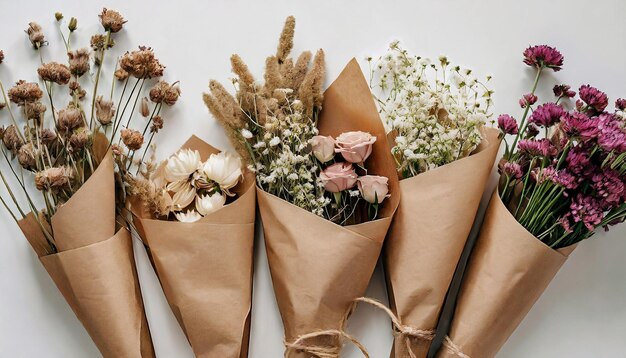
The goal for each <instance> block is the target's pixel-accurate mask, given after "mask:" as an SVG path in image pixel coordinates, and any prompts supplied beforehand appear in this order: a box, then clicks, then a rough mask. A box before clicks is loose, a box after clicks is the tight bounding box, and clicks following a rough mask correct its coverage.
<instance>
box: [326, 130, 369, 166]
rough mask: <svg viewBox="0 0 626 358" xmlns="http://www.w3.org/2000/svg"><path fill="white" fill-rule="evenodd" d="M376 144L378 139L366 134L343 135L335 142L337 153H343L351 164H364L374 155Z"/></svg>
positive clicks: (347, 133)
mask: <svg viewBox="0 0 626 358" xmlns="http://www.w3.org/2000/svg"><path fill="white" fill-rule="evenodd" d="M374 142H376V137H374V136H373V135H371V134H369V133H366V132H345V133H341V134H340V135H339V137H337V139H336V140H335V144H336V145H337V149H335V152H337V153H341V155H342V156H343V158H344V159H345V160H347V161H349V162H350V163H363V162H364V161H365V159H367V157H369V156H370V154H372V144H374Z"/></svg>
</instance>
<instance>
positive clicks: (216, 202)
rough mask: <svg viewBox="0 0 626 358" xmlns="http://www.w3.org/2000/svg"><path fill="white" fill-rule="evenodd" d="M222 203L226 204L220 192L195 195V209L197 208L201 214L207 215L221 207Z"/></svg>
mask: <svg viewBox="0 0 626 358" xmlns="http://www.w3.org/2000/svg"><path fill="white" fill-rule="evenodd" d="M224 204H226V197H225V196H224V195H222V194H220V193H213V194H211V195H202V196H197V197H196V210H198V212H199V213H200V215H202V216H207V215H209V214H210V213H212V212H214V211H217V210H218V209H220V208H222V207H223V206H224Z"/></svg>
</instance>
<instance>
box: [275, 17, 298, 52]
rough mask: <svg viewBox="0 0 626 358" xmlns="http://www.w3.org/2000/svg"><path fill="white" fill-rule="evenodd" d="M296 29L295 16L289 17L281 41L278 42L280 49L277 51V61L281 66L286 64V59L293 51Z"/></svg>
mask: <svg viewBox="0 0 626 358" xmlns="http://www.w3.org/2000/svg"><path fill="white" fill-rule="evenodd" d="M295 28H296V18H295V17H293V16H289V17H287V19H286V20H285V26H284V27H283V31H282V32H281V34H280V39H279V40H278V49H277V50H276V59H277V60H278V63H279V64H282V63H283V62H285V59H287V57H288V56H289V53H290V52H291V49H292V48H293V35H294V31H295Z"/></svg>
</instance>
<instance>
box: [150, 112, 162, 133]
mask: <svg viewBox="0 0 626 358" xmlns="http://www.w3.org/2000/svg"><path fill="white" fill-rule="evenodd" d="M161 129H163V118H162V117H161V116H154V118H152V126H150V133H158V132H159V130H161Z"/></svg>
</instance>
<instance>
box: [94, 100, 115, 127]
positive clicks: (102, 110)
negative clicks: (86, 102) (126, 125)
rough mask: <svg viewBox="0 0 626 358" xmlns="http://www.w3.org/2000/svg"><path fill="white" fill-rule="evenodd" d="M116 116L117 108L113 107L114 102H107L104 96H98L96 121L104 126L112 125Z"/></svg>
mask: <svg viewBox="0 0 626 358" xmlns="http://www.w3.org/2000/svg"><path fill="white" fill-rule="evenodd" d="M113 116H115V108H114V107H113V101H107V100H105V99H104V97H102V96H98V98H97V99H96V119H98V122H100V124H102V125H103V126H107V125H109V124H111V122H112V121H113Z"/></svg>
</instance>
